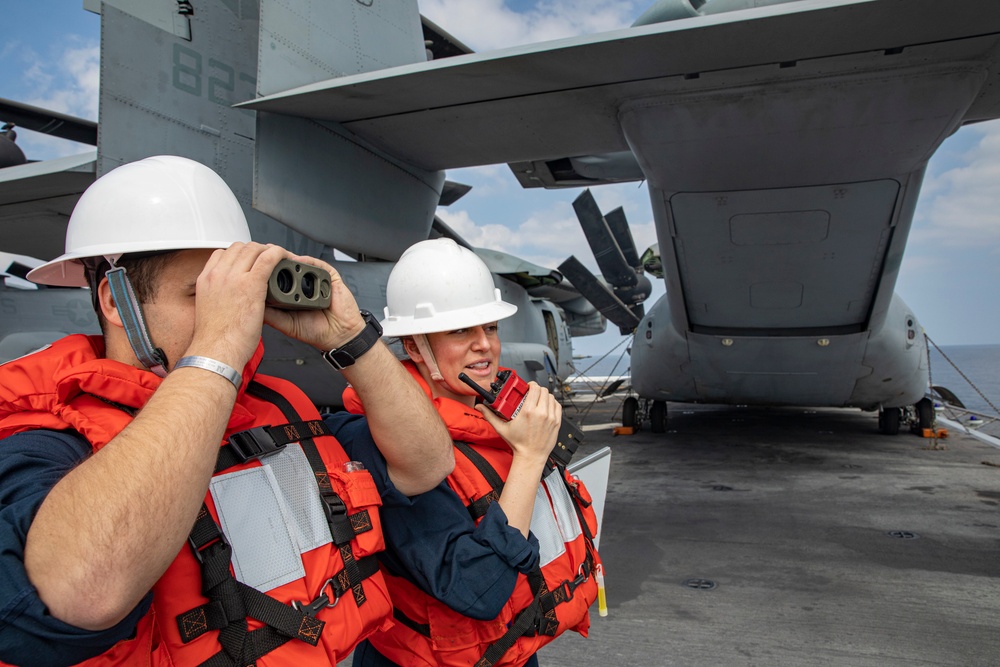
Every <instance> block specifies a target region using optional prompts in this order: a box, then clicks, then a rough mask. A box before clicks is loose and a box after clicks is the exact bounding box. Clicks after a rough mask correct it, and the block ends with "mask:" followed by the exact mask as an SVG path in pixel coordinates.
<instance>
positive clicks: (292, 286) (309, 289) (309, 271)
mask: <svg viewBox="0 0 1000 667" xmlns="http://www.w3.org/2000/svg"><path fill="white" fill-rule="evenodd" d="M330 294H331V292H330V274H329V273H327V272H326V270H324V269H321V268H319V267H317V266H312V265H310V264H303V263H301V262H294V261H292V260H290V259H283V260H281V261H280V262H278V265H277V266H276V267H274V271H272V272H271V277H270V278H268V280H267V301H266V303H267V305H269V306H273V307H275V308H280V309H282V310H306V309H316V310H321V309H323V308H329V307H330Z"/></svg>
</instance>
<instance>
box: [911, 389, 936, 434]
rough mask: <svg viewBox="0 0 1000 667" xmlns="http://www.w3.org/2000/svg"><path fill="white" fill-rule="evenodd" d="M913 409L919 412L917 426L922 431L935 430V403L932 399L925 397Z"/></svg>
mask: <svg viewBox="0 0 1000 667" xmlns="http://www.w3.org/2000/svg"><path fill="white" fill-rule="evenodd" d="M913 407H914V408H916V410H917V426H918V427H919V428H921V429H925V428H934V403H933V402H932V401H931V399H929V398H927V397H926V396H925V397H924V398H921V399H920V400H919V401H917V402H916V404H915V405H914V406H913Z"/></svg>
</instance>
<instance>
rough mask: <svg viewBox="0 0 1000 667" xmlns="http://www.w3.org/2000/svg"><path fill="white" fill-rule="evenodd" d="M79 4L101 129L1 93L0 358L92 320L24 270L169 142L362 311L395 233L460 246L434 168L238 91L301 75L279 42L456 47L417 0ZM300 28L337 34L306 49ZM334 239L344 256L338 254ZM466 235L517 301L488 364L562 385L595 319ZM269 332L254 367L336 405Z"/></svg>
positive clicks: (266, 233) (345, 58)
mask: <svg viewBox="0 0 1000 667" xmlns="http://www.w3.org/2000/svg"><path fill="white" fill-rule="evenodd" d="M85 4H86V7H87V8H88V9H90V10H91V11H95V12H98V13H100V14H101V18H102V24H101V33H102V38H101V58H100V62H101V88H100V109H101V123H100V127H98V124H97V123H93V122H90V121H86V120H82V119H79V118H73V117H71V116H66V115H63V114H57V113H53V112H50V111H47V110H44V109H38V108H35V107H31V106H29V105H25V104H21V103H18V102H14V101H10V100H0V121H3V122H4V123H5V126H4V129H3V132H2V133H0V220H2V221H3V225H2V227H0V249H2V250H4V251H6V253H0V278H2V281H0V313H2V315H3V317H2V318H0V362H2V361H5V360H9V359H11V358H14V357H17V356H19V355H21V354H24V353H26V352H28V351H30V350H32V349H35V348H37V347H39V346H40V345H42V344H45V343H47V342H50V341H51V340H54V339H56V338H58V337H61V336H62V335H65V333H70V332H86V333H95V332H97V331H98V327H97V322H96V318H95V317H94V315H93V312H92V309H91V307H90V296H89V293H88V292H87V290H83V289H66V288H46V287H38V286H35V285H32V284H31V283H28V282H27V281H25V280H23V278H24V275H25V274H26V272H27V271H28V270H30V268H32V267H33V266H35V265H37V264H38V263H40V262H39V260H43V259H49V258H52V257H54V256H56V255H59V254H61V253H62V239H63V237H64V235H65V224H66V221H67V219H68V217H69V214H70V213H71V211H72V209H73V206H74V205H75V203H76V201H77V199H78V198H79V196H80V194H81V193H82V192H83V190H85V189H86V187H87V186H88V185H89V184H90V183H92V182H93V180H94V179H95V178H96V176H97V175H98V174H102V173H105V172H107V171H108V170H110V169H112V168H114V167H116V166H118V165H120V164H123V163H126V162H130V161H133V160H137V159H141V158H142V157H145V156H148V155H154V154H161V153H171V154H180V155H185V156H187V157H191V158H193V159H196V160H199V161H201V162H203V163H205V164H207V165H210V166H212V167H213V168H214V169H215V170H216V171H218V172H219V173H220V174H221V175H222V176H223V178H225V179H226V181H227V182H228V183H229V185H230V186H231V187H232V188H233V190H234V191H235V192H236V194H237V196H238V198H239V199H240V201H241V202H242V203H243V205H244V209H245V211H246V213H247V217H248V220H249V223H250V226H251V230H252V234H253V237H254V238H255V239H256V240H259V241H263V242H273V243H277V244H280V245H282V246H284V247H287V248H289V249H291V250H292V251H294V252H296V253H300V254H309V255H313V256H318V257H323V258H324V259H326V260H328V261H330V262H331V263H332V264H334V266H335V267H336V268H337V269H338V271H339V272H340V273H341V275H342V276H343V277H344V280H345V282H346V283H347V284H348V285H349V286H350V287H351V289H352V291H353V292H354V293H355V295H356V296H357V298H358V301H359V303H360V305H361V306H362V307H364V308H367V309H369V310H371V311H372V312H375V313H381V312H382V310H383V308H384V306H385V284H386V280H387V277H388V274H389V272H390V270H391V268H392V260H395V259H397V258H398V256H399V255H400V253H401V252H402V251H403V250H404V249H405V248H406V247H408V246H409V245H411V244H412V243H414V242H416V241H419V240H423V239H426V238H433V237H437V236H442V235H444V236H449V237H451V238H454V239H455V240H456V241H458V242H459V243H462V244H464V245H466V246H468V244H467V243H465V241H464V240H462V239H461V238H459V237H458V235H457V234H455V233H454V232H453V231H452V230H450V229H449V228H448V227H447V225H445V224H444V223H443V222H442V221H441V220H440V219H438V218H437V217H436V216H435V215H434V214H435V210H436V207H437V206H438V205H448V204H450V203H452V202H454V201H455V200H457V199H458V198H459V197H461V196H462V195H463V194H465V193H466V192H467V191H468V189H469V188H468V186H464V185H462V184H458V183H453V182H450V181H447V180H446V179H445V176H444V172H443V171H427V170H422V169H419V168H415V167H412V166H410V165H407V164H406V163H404V162H402V161H400V160H398V159H396V158H395V157H393V156H392V154H391V152H388V151H382V150H378V149H375V148H373V147H372V146H371V145H369V144H368V143H367V142H364V141H362V140H360V139H357V138H355V137H353V136H352V135H351V134H350V133H348V132H344V131H342V130H339V129H338V128H336V127H333V126H329V125H325V124H319V123H313V122H311V121H302V120H300V119H286V118H283V117H276V116H271V115H269V114H256V113H255V112H253V111H249V110H246V109H238V108H234V107H233V105H234V104H235V103H237V102H242V101H245V100H249V99H253V98H254V97H255V95H257V94H258V93H261V92H265V91H271V90H274V89H277V88H280V87H282V86H287V85H297V84H298V83H301V82H302V80H303V79H302V76H303V75H304V74H305V70H301V68H300V66H299V64H297V63H295V62H292V61H290V60H289V58H288V54H285V55H278V54H279V53H280V52H281V51H282V49H284V48H286V47H287V48H288V49H290V51H291V52H296V53H299V52H301V53H300V55H302V56H303V57H306V59H307V60H308V59H310V58H313V56H314V55H315V56H316V57H319V56H322V57H323V58H324V60H323V63H322V67H321V70H320V71H322V73H323V76H324V78H325V77H328V76H333V75H335V74H352V73H356V72H359V71H365V70H368V69H374V68H378V67H385V66H387V65H393V64H400V63H403V62H409V61H410V60H420V61H426V59H427V58H428V57H446V56H449V55H455V54H458V53H463V52H466V51H468V49H467V48H466V47H464V46H462V45H461V44H460V43H459V42H457V41H456V40H454V39H453V38H451V37H450V36H448V35H447V34H445V33H444V32H443V31H441V30H440V29H439V28H437V27H436V26H434V25H433V24H431V23H430V22H428V21H426V20H423V19H422V18H421V17H420V16H419V14H418V13H417V11H416V4H415V3H412V2H411V3H393V4H392V5H383V4H382V3H379V4H378V5H373V3H371V2H367V3H365V2H360V3H359V2H353V1H351V2H338V3H324V4H328V6H327V7H325V8H324V9H323V10H322V12H326V13H324V14H323V15H321V16H320V15H318V16H312V17H310V18H309V19H308V20H306V21H305V23H294V22H293V24H286V22H287V21H289V20H292V18H291V17H294V16H299V17H300V18H301V17H302V16H304V14H302V12H307V11H308V6H309V3H297V2H293V3H285V6H284V7H281V8H279V7H277V5H276V3H272V2H270V1H269V0H264V1H263V2H261V3H260V4H258V3H257V2H254V1H251V0H243V1H242V2H235V1H232V2H195V3H186V2H185V3H177V2H175V0H161V1H159V2H148V1H145V0H144V1H142V2H140V1H138V0H134V1H133V0H112V1H109V2H108V1H106V2H104V3H97V2H88V3H85ZM277 4H281V3H277ZM299 5H301V6H299ZM262 15H263V16H275V17H276V19H275V20H276V21H278V25H279V26H282V27H283V29H285V30H288V31H291V32H289V33H287V35H291V33H295V32H296V31H300V30H301V31H303V32H302V33H301V34H297V36H296V37H294V38H291V39H290V40H289V39H286V38H285V37H281V36H279V35H277V34H271V33H270V30H271V28H269V25H270V24H269V23H268V21H262V20H261V16H262ZM306 25H309V26H311V27H310V28H309V29H306V28H305V27H304V26H306ZM359 35H361V36H363V38H359V37H358V36H359ZM313 42H320V43H322V44H324V47H323V48H326V49H329V48H330V45H332V44H336V45H338V46H337V48H336V52H335V53H331V52H327V53H317V54H312V55H310V54H311V51H310V50H311V49H312V48H313V44H312V43H313ZM279 44H280V45H282V46H281V47H280V48H279V47H278V45H279ZM261 45H264V46H261ZM258 50H260V52H261V53H262V54H263V57H261V58H258ZM316 66H319V65H318V64H317V65H316ZM289 76H291V78H287V77H289ZM15 126H18V127H21V128H24V129H30V130H35V131H39V132H45V133H48V134H52V135H54V136H58V137H61V138H64V139H71V140H74V141H78V142H82V143H84V144H89V145H93V146H95V147H96V149H97V150H96V151H94V152H90V153H86V154H83V155H80V156H74V157H70V158H62V159H57V160H47V161H43V162H30V161H27V160H26V159H25V157H24V155H23V153H21V151H20V149H19V148H18V147H17V145H16V143H15V139H16V133H15V132H14V127H15ZM264 137H267V140H266V141H261V140H260V139H263V138H264ZM265 183H266V184H267V185H266V186H262V184H265ZM335 249H336V250H337V251H340V253H341V255H338V256H342V255H346V256H348V257H352V258H354V259H355V260H356V261H345V260H343V259H339V260H338V259H335V258H334V257H335V256H334V250H335ZM474 250H476V252H478V253H479V254H480V255H481V256H482V257H483V259H484V260H485V261H486V262H487V264H488V265H489V266H490V268H491V269H492V270H493V271H494V273H495V274H496V275H497V276H498V278H499V280H498V281H497V282H498V284H499V285H500V287H501V290H502V292H503V294H504V298H505V299H506V300H507V301H509V302H512V303H514V304H516V305H517V306H518V313H517V315H515V316H514V317H511V318H509V319H506V320H504V321H503V322H502V323H501V325H500V326H501V336H502V337H503V339H504V348H503V356H502V358H501V363H502V364H503V365H505V366H509V367H512V368H514V369H515V370H516V371H517V372H518V374H519V375H521V376H522V377H525V378H526V379H529V380H531V379H534V380H537V381H539V382H540V383H543V384H551V385H552V386H554V387H557V388H558V387H561V386H562V382H561V380H562V379H563V378H566V377H567V376H568V375H570V373H571V367H570V364H571V360H572V340H571V337H572V336H578V335H589V334H595V333H600V332H602V331H604V328H605V320H604V318H603V317H602V316H601V314H600V313H599V312H598V311H597V310H596V308H595V307H594V306H593V305H591V304H590V303H589V302H588V301H587V300H586V299H584V298H583V297H581V295H580V293H579V292H578V291H577V290H576V289H575V288H574V287H573V286H572V285H571V284H569V282H567V281H566V280H565V279H564V278H563V276H562V275H561V274H560V273H559V272H558V271H555V270H553V269H550V268H546V267H540V266H537V265H534V264H530V263H528V262H525V261H523V260H520V259H519V258H516V257H513V256H510V255H506V254H504V253H500V252H497V251H490V250H485V249H474ZM265 348H266V350H267V355H266V357H265V361H264V364H263V366H262V368H263V369H264V371H265V372H269V373H273V374H276V375H282V376H284V377H289V378H291V379H293V380H295V381H296V382H297V384H299V385H300V386H302V387H303V388H304V389H305V390H306V391H307V393H308V394H309V396H310V398H311V399H312V400H313V401H314V402H316V403H317V404H319V405H322V406H334V405H337V404H339V402H340V394H341V392H342V390H343V388H344V385H343V382H342V380H341V378H340V376H339V374H336V373H333V372H332V371H331V370H330V369H329V368H328V366H327V364H325V363H324V362H323V361H322V359H321V358H320V357H319V356H318V354H317V353H316V352H315V351H314V350H312V349H310V348H307V347H305V346H303V345H301V344H300V343H298V342H297V341H294V340H292V339H289V338H287V337H285V336H282V335H281V334H278V333H277V332H274V331H271V330H269V329H267V330H266V331H265Z"/></svg>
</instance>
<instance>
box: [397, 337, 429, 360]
mask: <svg viewBox="0 0 1000 667" xmlns="http://www.w3.org/2000/svg"><path fill="white" fill-rule="evenodd" d="M399 340H400V342H402V343H403V350H404V351H406V354H407V356H409V357H410V360H412V361H413V362H415V363H423V361H424V357H423V355H422V354H420V350H418V349H417V343H416V341H414V340H413V337H412V336H406V337H405V338H400V339H399Z"/></svg>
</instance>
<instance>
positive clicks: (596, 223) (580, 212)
mask: <svg viewBox="0 0 1000 667" xmlns="http://www.w3.org/2000/svg"><path fill="white" fill-rule="evenodd" d="M573 210H574V211H576V217H577V219H578V220H579V221H580V226H581V227H582V228H583V233H584V235H585V236H586V237H587V243H588V244H590V249H591V250H593V252H594V259H596V260H597V266H599V267H600V269H601V275H602V276H603V277H604V279H605V280H606V281H608V282H609V283H610V284H612V285H614V286H615V287H632V286H633V285H635V284H636V282H637V281H638V278H637V276H636V273H635V269H633V268H632V267H631V266H630V265H629V263H628V262H627V261H626V260H625V255H623V254H622V250H621V248H619V247H618V242H617V241H616V240H615V237H614V235H612V233H611V229H610V228H609V227H608V223H607V222H606V221H605V220H604V216H603V215H602V214H601V209H599V208H598V207H597V202H596V201H594V195H592V194H590V190H584V191H583V192H582V193H581V194H580V196H579V197H577V198H576V199H575V200H573ZM570 282H573V281H572V279H570Z"/></svg>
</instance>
